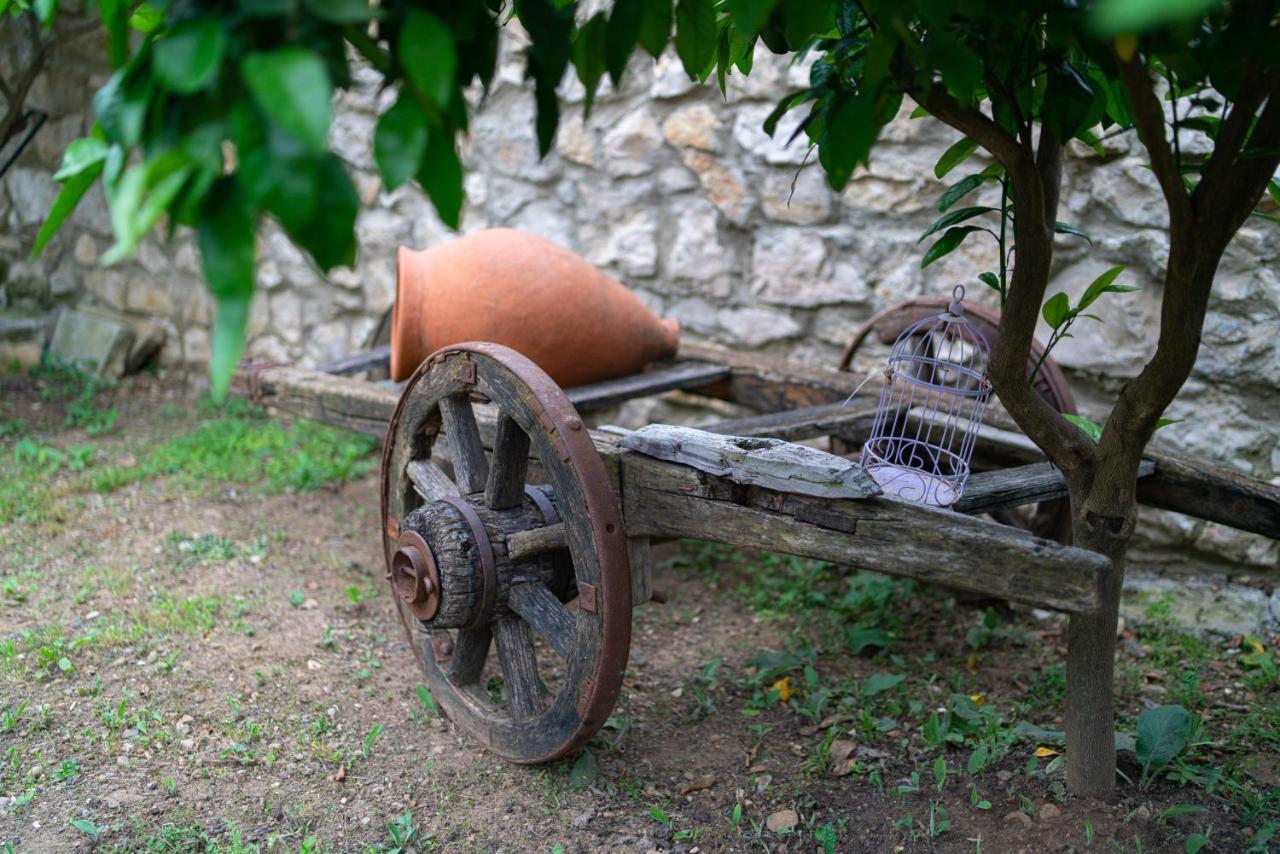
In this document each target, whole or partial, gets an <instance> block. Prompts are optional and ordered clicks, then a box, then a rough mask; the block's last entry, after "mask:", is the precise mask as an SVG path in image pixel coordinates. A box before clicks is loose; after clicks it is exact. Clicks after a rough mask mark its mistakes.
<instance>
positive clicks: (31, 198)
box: [0, 166, 58, 226]
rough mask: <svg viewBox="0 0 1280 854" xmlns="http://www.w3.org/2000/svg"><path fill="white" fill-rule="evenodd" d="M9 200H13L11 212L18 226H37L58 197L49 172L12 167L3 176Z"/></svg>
mask: <svg viewBox="0 0 1280 854" xmlns="http://www.w3.org/2000/svg"><path fill="white" fill-rule="evenodd" d="M0 180H3V181H4V183H5V184H7V185H8V193H9V198H10V199H12V200H13V212H14V214H15V216H16V217H17V221H18V225H24V226H29V225H39V224H40V223H42V222H44V219H45V217H46V216H48V214H49V208H51V207H53V199H54V197H55V196H57V195H58V185H57V184H55V183H54V182H53V177H52V175H51V173H49V172H43V171H39V170H36V169H28V168H26V167H23V166H14V167H13V168H12V169H10V170H9V171H8V173H7V174H6V175H5V176H4V178H3V179H0Z"/></svg>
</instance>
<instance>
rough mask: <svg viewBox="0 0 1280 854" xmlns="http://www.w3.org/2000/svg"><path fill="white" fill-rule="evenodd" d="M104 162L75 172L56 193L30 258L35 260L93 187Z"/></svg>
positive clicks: (100, 161) (37, 235)
mask: <svg viewBox="0 0 1280 854" xmlns="http://www.w3.org/2000/svg"><path fill="white" fill-rule="evenodd" d="M103 165H104V161H102V160H99V161H98V162H97V163H95V164H93V165H91V166H89V167H87V168H86V169H85V170H84V171H82V172H77V173H76V174H75V175H74V176H72V177H70V178H68V179H67V180H66V182H65V183H64V184H63V185H62V189H61V190H59V191H58V196H57V198H55V199H54V200H53V207H52V208H50V209H49V216H48V217H47V218H46V219H45V221H44V225H42V226H40V231H39V233H38V234H36V242H35V246H33V247H32V249H31V258H32V259H35V258H36V256H38V255H39V254H40V253H41V252H43V251H44V247H45V246H46V245H47V244H48V243H49V241H50V240H51V239H52V238H53V236H54V235H55V234H57V233H58V229H59V228H61V227H62V223H63V222H64V221H66V218H67V217H69V216H71V214H72V212H73V211H74V210H75V209H76V206H77V205H78V204H80V199H82V198H83V197H84V194H85V193H86V192H87V191H88V189H89V188H90V187H91V186H93V182H94V181H96V180H98V176H99V175H101V174H102V168H103Z"/></svg>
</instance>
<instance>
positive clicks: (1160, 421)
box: [1151, 418, 1182, 433]
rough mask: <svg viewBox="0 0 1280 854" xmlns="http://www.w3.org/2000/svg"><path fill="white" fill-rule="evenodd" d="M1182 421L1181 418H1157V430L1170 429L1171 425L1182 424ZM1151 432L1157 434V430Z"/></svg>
mask: <svg viewBox="0 0 1280 854" xmlns="http://www.w3.org/2000/svg"><path fill="white" fill-rule="evenodd" d="M1181 421H1182V419H1181V418H1157V419H1156V430H1159V429H1160V428H1162V427H1168V426H1169V425H1170V424H1177V423H1179V422H1181ZM1151 432H1153V433H1154V432H1155V430H1152V431H1151Z"/></svg>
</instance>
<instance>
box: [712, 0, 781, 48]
mask: <svg viewBox="0 0 1280 854" xmlns="http://www.w3.org/2000/svg"><path fill="white" fill-rule="evenodd" d="M776 5H778V0H727V2H726V3H725V4H724V8H725V11H726V12H728V13H729V20H731V21H733V27H734V29H736V30H737V31H738V32H739V33H741V34H742V35H743V36H745V37H746V38H748V39H749V38H752V37H753V36H756V35H759V33H760V31H761V30H762V29H764V25H765V24H766V23H768V21H769V16H770V15H772V14H773V7H774V6H776Z"/></svg>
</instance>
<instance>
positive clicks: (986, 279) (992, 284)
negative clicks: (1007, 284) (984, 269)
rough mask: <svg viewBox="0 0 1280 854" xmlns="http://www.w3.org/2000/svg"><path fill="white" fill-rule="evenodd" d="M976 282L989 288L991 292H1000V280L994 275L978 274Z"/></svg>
mask: <svg viewBox="0 0 1280 854" xmlns="http://www.w3.org/2000/svg"><path fill="white" fill-rule="evenodd" d="M978 281H980V282H982V284H984V285H986V286H987V287H989V288H991V290H993V291H999V290H1000V278H999V277H998V276H996V274H995V273H979V274H978Z"/></svg>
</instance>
